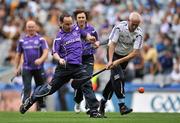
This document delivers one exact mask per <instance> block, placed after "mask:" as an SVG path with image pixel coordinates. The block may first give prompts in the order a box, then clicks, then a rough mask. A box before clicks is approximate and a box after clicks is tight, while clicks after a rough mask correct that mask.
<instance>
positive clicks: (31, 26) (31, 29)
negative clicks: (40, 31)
mask: <svg viewBox="0 0 180 123" xmlns="http://www.w3.org/2000/svg"><path fill="white" fill-rule="evenodd" d="M36 29H37V25H36V22H35V21H32V20H30V21H27V22H26V32H27V34H28V35H29V36H34V35H35V34H36Z"/></svg>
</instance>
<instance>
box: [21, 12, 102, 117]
mask: <svg viewBox="0 0 180 123" xmlns="http://www.w3.org/2000/svg"><path fill="white" fill-rule="evenodd" d="M60 21H61V24H62V29H61V30H60V31H59V32H58V34H57V37H56V39H55V40H54V43H53V57H54V59H56V60H57V61H58V65H57V67H56V70H55V74H54V76H53V79H52V81H51V82H50V83H47V84H44V85H42V86H39V87H38V88H37V89H36V90H35V91H34V93H33V94H32V96H31V97H30V98H28V99H27V100H26V101H25V103H24V104H23V105H21V107H20V112H21V113H22V114H24V113H25V112H26V111H27V110H28V109H29V108H30V107H31V106H32V105H33V103H35V102H36V101H37V100H38V99H39V98H41V97H45V96H47V95H50V94H53V93H54V92H55V91H56V90H58V89H59V88H60V87H62V86H63V85H64V84H66V83H67V82H69V81H70V79H83V78H85V77H87V76H88V74H87V72H86V70H85V69H84V67H83V66H82V42H81V38H85V39H86V40H87V41H90V42H95V41H96V40H95V37H93V36H91V35H90V34H87V33H86V32H83V31H81V30H80V29H79V27H78V26H73V20H72V17H71V16H70V15H69V14H63V15H61V17H60ZM89 83H91V81H88V82H84V83H83V84H82V85H80V84H78V83H76V82H74V83H73V84H77V85H80V86H79V87H78V88H81V89H82V91H83V94H84V96H85V98H86V101H87V102H88V105H89V108H90V117H92V118H101V117H102V116H101V114H99V112H98V110H97V108H98V106H99V102H98V101H97V99H96V97H95V94H94V93H93V90H92V86H91V84H89ZM78 88H77V89H78Z"/></svg>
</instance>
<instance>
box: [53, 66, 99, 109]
mask: <svg viewBox="0 0 180 123" xmlns="http://www.w3.org/2000/svg"><path fill="white" fill-rule="evenodd" d="M87 76H88V73H87V72H86V70H85V69H84V67H83V65H75V64H66V66H63V65H59V64H58V66H57V67H56V70H55V74H54V76H53V79H52V81H51V82H50V83H49V85H51V90H50V92H49V95H50V94H52V93H54V92H55V91H56V90H58V89H59V88H60V87H62V86H63V85H64V84H66V83H67V82H69V81H70V79H82V78H85V77H87ZM81 91H82V93H83V95H84V97H85V99H86V101H87V103H88V106H89V108H90V109H92V110H94V109H97V108H98V106H99V102H98V100H97V99H96V97H95V94H94V92H93V89H92V83H91V81H90V80H89V81H88V82H86V84H84V85H83V86H82V87H81Z"/></svg>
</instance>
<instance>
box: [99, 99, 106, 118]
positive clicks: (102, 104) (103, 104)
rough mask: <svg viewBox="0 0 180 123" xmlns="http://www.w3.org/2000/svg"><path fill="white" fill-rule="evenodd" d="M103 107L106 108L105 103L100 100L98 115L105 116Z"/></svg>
mask: <svg viewBox="0 0 180 123" xmlns="http://www.w3.org/2000/svg"><path fill="white" fill-rule="evenodd" d="M105 107H106V101H105V100H103V99H101V101H100V104H99V113H100V114H101V115H103V116H104V115H105Z"/></svg>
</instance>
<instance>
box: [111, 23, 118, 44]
mask: <svg viewBox="0 0 180 123" xmlns="http://www.w3.org/2000/svg"><path fill="white" fill-rule="evenodd" d="M120 32H121V30H120V27H117V26H115V27H114V28H113V29H112V31H111V34H110V36H109V40H110V42H111V41H113V42H114V43H117V41H118V39H119V34H120ZM110 42H109V43H110Z"/></svg>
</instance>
